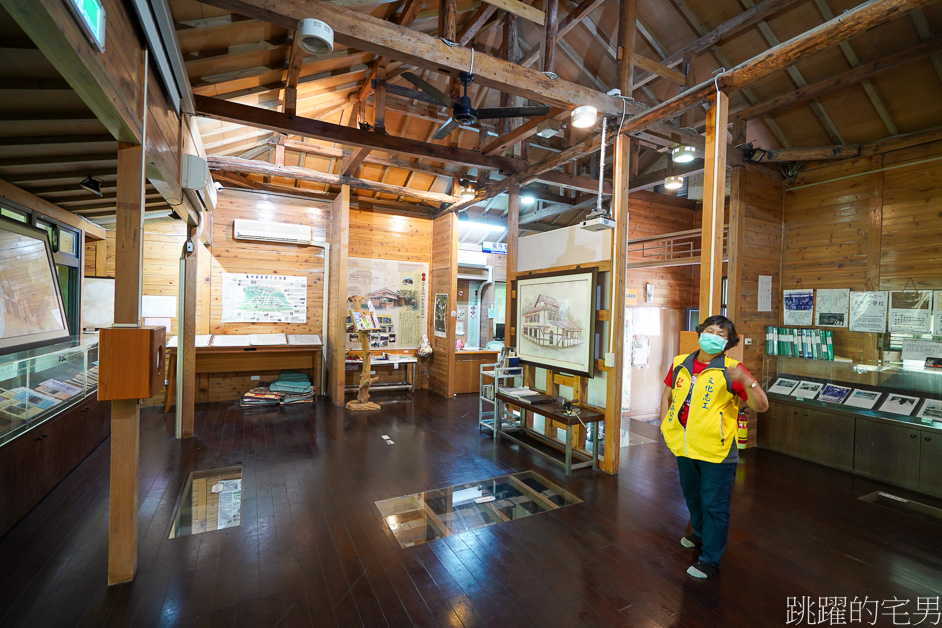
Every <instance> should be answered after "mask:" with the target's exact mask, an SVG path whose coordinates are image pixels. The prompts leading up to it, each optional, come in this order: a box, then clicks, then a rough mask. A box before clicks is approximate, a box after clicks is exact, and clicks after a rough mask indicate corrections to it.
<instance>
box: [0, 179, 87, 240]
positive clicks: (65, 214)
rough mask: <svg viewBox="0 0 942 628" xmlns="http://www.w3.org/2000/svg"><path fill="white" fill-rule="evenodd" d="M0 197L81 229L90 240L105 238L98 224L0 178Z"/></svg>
mask: <svg viewBox="0 0 942 628" xmlns="http://www.w3.org/2000/svg"><path fill="white" fill-rule="evenodd" d="M0 198H5V199H7V200H8V201H10V202H12V203H17V204H18V205H23V206H24V207H31V208H33V209H35V210H39V211H40V212H42V213H43V214H45V215H47V216H49V217H50V218H52V219H54V220H58V221H60V222H62V223H64V224H67V225H69V226H70V227H75V228H76V229H81V230H82V231H84V232H85V236H86V237H87V238H89V239H91V240H104V239H105V230H104V229H102V228H101V227H100V226H98V225H96V224H94V223H91V222H89V221H87V220H85V219H84V218H80V217H78V216H76V215H75V214H73V213H72V212H69V211H66V210H64V209H62V208H61V207H59V206H58V205H54V204H53V203H50V202H49V201H47V200H45V199H42V198H40V197H38V196H36V195H35V194H31V193H30V192H27V191H26V190H24V189H22V188H19V187H17V186H15V185H13V184H11V183H8V182H7V181H4V180H3V179H0Z"/></svg>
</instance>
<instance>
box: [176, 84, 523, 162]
mask: <svg viewBox="0 0 942 628" xmlns="http://www.w3.org/2000/svg"><path fill="white" fill-rule="evenodd" d="M194 100H195V104H196V111H197V113H199V114H200V115H205V116H209V117H211V118H215V119H217V120H224V121H227V122H234V123H236V124H243V125H246V126H254V127H257V128H263V129H269V130H271V131H278V132H281V133H285V134H287V135H303V136H305V137H311V138H314V139H318V140H323V141H327V142H337V143H340V144H344V145H347V146H357V147H360V148H372V149H376V150H381V151H384V152H388V153H402V154H407V155H414V156H416V157H424V158H427V159H432V160H436V161H447V162H451V163H458V164H461V165H464V166H475V167H478V168H485V169H489V170H505V171H509V172H512V171H515V170H516V169H517V168H518V167H519V166H520V165H521V164H520V162H519V160H515V159H508V158H504V157H486V156H484V155H482V154H481V153H479V152H477V151H472V150H466V149H462V148H454V147H451V146H442V145H439V144H431V143H427V142H418V141H415V140H411V139H407V138H404V137H395V136H392V135H385V136H384V135H379V134H377V133H371V132H369V131H362V130H360V129H354V128H350V127H346V126H341V125H338V124H330V123H328V122H322V121H320V120H312V119H310V118H301V117H298V116H287V115H285V114H283V113H281V112H278V111H271V110H268V109H260V108H258V107H249V106H247V105H242V104H239V103H234V102H228V101H224V100H219V99H217V98H207V97H205V96H194Z"/></svg>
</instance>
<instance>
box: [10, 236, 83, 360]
mask: <svg viewBox="0 0 942 628" xmlns="http://www.w3.org/2000/svg"><path fill="white" fill-rule="evenodd" d="M68 337H69V325H68V322H67V321H66V319H65V308H64V307H63V305H62V295H61V294H60V293H59V282H58V281H57V280H56V272H55V267H54V266H53V262H52V251H50V249H49V241H48V240H47V239H46V234H45V233H44V232H42V231H40V230H38V229H34V228H32V227H28V226H26V225H20V224H16V223H12V222H6V221H0V354H3V353H12V352H13V351H19V350H20V349H25V348H28V347H37V346H40V345H45V344H51V343H54V342H58V341H61V340H65V339H67V338H68Z"/></svg>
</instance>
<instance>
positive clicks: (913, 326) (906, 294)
mask: <svg viewBox="0 0 942 628" xmlns="http://www.w3.org/2000/svg"><path fill="white" fill-rule="evenodd" d="M931 304H932V291H931V290H903V291H899V292H891V293H890V331H891V332H902V333H911V334H928V333H929V331H930V328H931V325H932V316H931V311H930V309H929V307H930V305H931Z"/></svg>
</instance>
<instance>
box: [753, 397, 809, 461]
mask: <svg viewBox="0 0 942 628" xmlns="http://www.w3.org/2000/svg"><path fill="white" fill-rule="evenodd" d="M799 414H800V413H799V411H798V409H797V408H795V407H794V406H791V405H787V404H784V403H774V402H773V403H771V404H770V405H769V410H768V412H766V413H764V414H763V415H762V417H761V419H760V422H759V433H758V435H757V442H758V445H759V446H760V447H765V448H767V449H774V450H775V451H780V452H782V453H785V454H793V455H798V454H799V448H800V445H801V432H800V430H801V421H800V418H799Z"/></svg>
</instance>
